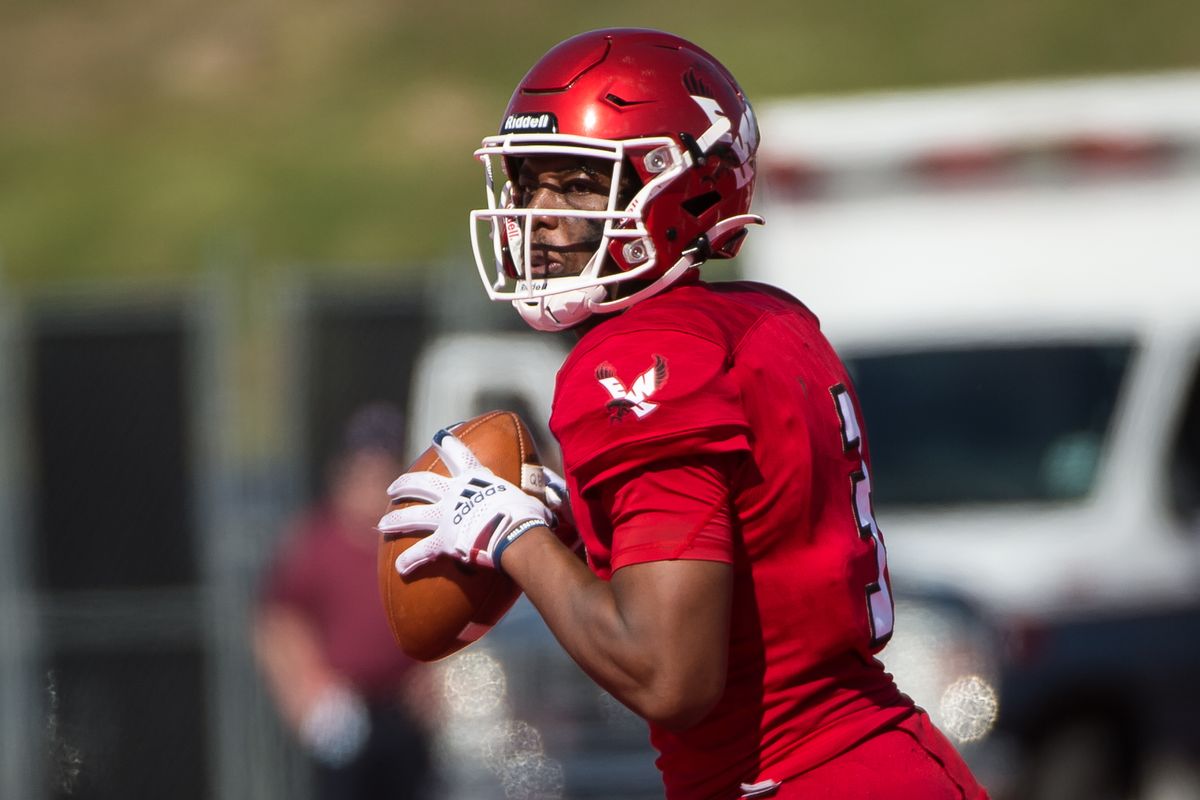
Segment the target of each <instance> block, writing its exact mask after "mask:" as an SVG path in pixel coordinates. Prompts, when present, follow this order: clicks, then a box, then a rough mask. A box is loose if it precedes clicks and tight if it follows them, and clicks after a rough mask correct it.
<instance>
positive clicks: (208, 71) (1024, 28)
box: [0, 0, 1200, 286]
mask: <svg viewBox="0 0 1200 800" xmlns="http://www.w3.org/2000/svg"><path fill="white" fill-rule="evenodd" d="M430 5H432V4H417V3H414V2H410V1H408V0H345V2H341V3H337V4H329V3H324V2H319V1H318V0H297V1H296V2H292V3H289V4H286V5H285V4H272V3H259V4H244V3H239V2H235V0H210V1H209V2H206V3H198V2H188V0H166V1H165V2H160V3H153V4H150V3H135V2H133V0H94V2H90V3H78V2H65V0H59V2H51V3H46V2H44V0H9V2H7V3H5V4H4V5H3V6H0V269H2V271H3V276H4V278H5V281H6V282H8V283H10V284H15V285H18V286H20V285H32V284H39V283H44V282H57V281H64V280H72V279H75V278H84V277H86V278H98V277H99V278H103V277H108V276H113V277H125V278H128V277H137V276H141V275H150V274H153V275H156V276H162V275H166V276H176V275H177V276H180V277H185V276H188V275H190V274H193V273H195V272H197V271H199V270H202V269H205V268H208V267H210V266H212V265H213V263H214V262H222V261H230V260H233V261H236V262H237V263H236V264H234V265H233V266H237V267H239V268H244V269H247V270H260V269H264V268H271V267H278V266H280V265H286V264H297V263H302V264H318V265H321V264H327V265H342V266H343V267H345V266H346V265H349V267H350V268H357V269H363V270H368V269H384V268H389V269H391V268H397V267H395V266H392V267H389V266H387V265H419V264H422V263H429V262H433V261H439V262H440V261H444V260H445V259H446V258H448V257H450V258H457V257H462V258H467V257H468V256H467V253H468V246H467V242H466V230H467V226H466V212H467V209H468V208H469V207H471V206H472V205H474V204H475V203H477V202H479V200H480V198H481V196H482V188H481V185H480V176H479V174H478V171H477V170H478V168H477V166H476V165H475V163H474V162H473V160H472V159H471V157H470V153H471V150H472V148H473V147H474V145H475V144H476V143H477V141H478V140H479V138H480V137H481V136H483V135H484V134H486V133H489V132H491V131H492V130H493V129H494V128H495V126H496V123H497V120H498V119H499V116H500V113H501V111H502V110H503V107H504V105H505V102H506V100H507V98H508V94H509V92H510V91H511V89H512V86H513V85H514V84H515V82H516V81H517V80H518V79H519V78H520V76H521V75H522V74H523V72H524V71H525V69H527V68H528V67H529V65H530V64H532V62H533V61H534V60H536V58H537V57H538V56H539V55H540V54H541V53H542V52H544V50H545V49H547V48H548V47H549V46H550V45H552V44H553V43H555V42H556V41H558V40H559V39H561V38H563V37H564V36H566V35H569V34H571V33H575V32H578V31H581V30H586V29H589V28H594V27H601V26H606V25H615V24H629V25H644V26H652V27H661V28H666V29H668V30H672V31H674V32H677V33H680V34H682V35H684V36H687V37H688V38H691V39H693V40H694V41H696V42H698V43H699V44H701V45H702V46H705V47H706V48H708V49H709V50H711V51H713V52H714V53H715V54H716V55H717V56H718V57H719V58H721V59H722V60H723V61H725V62H726V64H727V65H728V66H729V67H730V68H731V69H732V70H733V72H734V73H735V74H737V75H738V76H739V78H740V80H741V82H742V84H743V86H744V87H745V88H746V90H747V92H748V93H749V94H750V96H751V98H752V99H759V100H761V99H765V98H772V97H781V96H789V95H797V94H810V93H829V92H847V91H860V90H867V89H874V88H882V87H902V86H918V85H932V84H950V83H968V82H976V81H992V80H1004V79H1014V78H1032V77H1040V76H1051V75H1073V74H1086V73H1108V72H1123V71H1148V70H1156V69H1173V68H1183V67H1197V66H1200V48H1197V46H1196V44H1197V39H1196V35H1195V31H1196V30H1198V29H1200V4H1197V3H1194V2H1183V0H1145V2H1142V3H1138V4H1130V3H1120V2H1117V1H1116V0H1041V1H1040V2H1035V0H1020V1H1019V2H1007V3H988V4H983V3H972V2H962V1H961V0H958V2H952V0H910V1H909V2H891V3H887V2H870V3H868V2H862V1H861V0H859V1H858V2H854V1H853V0H849V1H847V0H799V1H796V0H793V2H783V1H782V0H771V1H769V2H757V3H755V2H733V3H730V2H724V3H716V2H710V0H694V2H678V1H677V0H667V1H666V2H659V3H656V4H654V5H653V6H650V4H646V3H642V2H632V1H630V2H626V1H625V0H621V1H619V2H610V3H606V4H596V3H589V4H583V3H567V2H557V3H550V2H542V1H541V0H513V2H507V3H493V4H478V5H476V4H465V3H462V4H458V5H452V6H449V7H448V8H447V7H443V8H431V7H428V6H430ZM356 265H359V266H356ZM399 268H403V267H399Z"/></svg>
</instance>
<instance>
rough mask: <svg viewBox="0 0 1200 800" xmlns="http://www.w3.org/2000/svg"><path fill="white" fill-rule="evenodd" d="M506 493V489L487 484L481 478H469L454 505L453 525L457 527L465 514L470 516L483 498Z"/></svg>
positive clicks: (501, 486)
mask: <svg viewBox="0 0 1200 800" xmlns="http://www.w3.org/2000/svg"><path fill="white" fill-rule="evenodd" d="M506 491H508V487H506V486H503V485H500V484H496V483H489V482H488V481H485V480H483V479H482V478H471V480H470V481H468V482H467V485H466V486H464V487H463V490H462V494H460V495H459V499H458V502H457V503H455V504H454V524H455V525H458V524H459V523H460V522H462V521H463V519H465V518H466V516H467V514H470V513H471V511H472V510H473V509H474V508H475V506H477V505H479V504H480V503H481V502H482V501H483V499H484V498H485V497H491V496H492V495H494V494H499V493H500V492H506Z"/></svg>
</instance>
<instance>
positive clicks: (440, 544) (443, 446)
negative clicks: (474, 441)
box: [379, 430, 555, 575]
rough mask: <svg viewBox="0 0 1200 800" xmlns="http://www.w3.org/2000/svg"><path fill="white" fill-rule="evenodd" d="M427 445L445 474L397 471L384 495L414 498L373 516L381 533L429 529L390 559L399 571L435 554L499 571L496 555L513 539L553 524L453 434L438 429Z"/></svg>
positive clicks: (551, 518) (536, 503) (550, 517)
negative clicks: (380, 515)
mask: <svg viewBox="0 0 1200 800" xmlns="http://www.w3.org/2000/svg"><path fill="white" fill-rule="evenodd" d="M433 446H434V448H435V449H436V450H437V452H438V455H439V456H440V457H441V459H442V463H444V464H445V465H446V468H447V469H448V470H449V472H450V475H449V477H447V476H444V475H438V474H437V473H435V472H409V473H405V474H404V475H401V476H400V477H399V478H397V479H396V480H395V481H394V482H393V483H392V485H391V486H389V487H388V497H389V498H391V500H392V502H393V503H401V502H408V501H413V500H416V501H420V502H419V504H418V505H411V506H408V507H407V508H398V509H396V510H394V511H389V512H388V513H387V514H385V515H384V516H383V518H382V519H381V520H379V530H380V532H381V533H384V534H408V533H419V532H423V531H428V532H429V533H428V535H427V536H426V537H425V538H423V539H421V541H419V542H417V543H416V544H414V545H413V546H412V547H410V548H408V549H407V550H405V551H404V552H403V553H401V554H400V555H399V556H397V557H396V571H397V572H399V573H400V574H401V575H408V574H409V573H411V572H412V571H413V570H414V569H416V568H417V567H419V566H421V565H422V564H427V563H429V562H430V561H432V560H433V559H435V558H438V557H440V556H451V557H453V558H457V559H458V560H460V561H462V562H464V563H467V564H478V565H482V566H485V567H492V568H495V569H499V568H500V556H501V554H502V553H503V552H504V549H505V548H506V547H508V546H509V545H510V544H512V543H513V542H515V541H516V540H517V538H518V537H520V536H521V535H522V534H524V533H526V532H527V531H530V530H532V529H534V528H536V527H538V526H543V525H544V526H547V527H553V525H554V521H555V520H554V515H553V513H551V511H550V509H548V508H546V506H544V505H543V504H542V503H541V502H540V501H539V500H537V499H536V498H534V497H531V496H529V495H528V494H526V493H525V492H523V491H521V489H520V488H519V487H518V486H515V485H513V484H512V483H510V482H508V481H506V480H504V479H503V478H501V477H500V476H499V475H497V474H496V473H494V472H492V471H491V470H490V469H488V468H487V467H485V466H483V464H481V463H480V462H479V459H478V458H476V457H475V454H474V453H472V452H471V449H470V448H469V447H467V446H466V445H465V444H463V443H462V441H460V440H459V439H458V438H457V437H455V436H454V434H452V433H450V432H449V431H445V430H442V431H438V433H437V435H436V436H434V437H433Z"/></svg>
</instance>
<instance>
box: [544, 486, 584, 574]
mask: <svg viewBox="0 0 1200 800" xmlns="http://www.w3.org/2000/svg"><path fill="white" fill-rule="evenodd" d="M542 474H543V475H544V476H545V477H546V505H547V506H548V507H549V509H550V510H551V511H553V512H554V517H555V519H556V520H557V522H558V524H557V525H555V526H554V533H555V534H557V535H558V538H559V540H560V541H562V543H563V544H565V545H566V546H567V547H568V548H570V549H571V550H572V551H574V552H576V553H578V552H579V551H580V549H581V548H582V547H583V540H582V539H580V538H579V531H578V529H577V528H576V527H575V514H574V512H572V511H571V497H570V495H569V494H568V492H567V482H566V481H565V480H564V479H563V477H562V476H561V475H559V474H558V473H557V472H555V471H554V470H552V469H550V468H549V467H542Z"/></svg>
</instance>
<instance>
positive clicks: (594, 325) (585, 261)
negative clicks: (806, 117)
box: [379, 29, 986, 800]
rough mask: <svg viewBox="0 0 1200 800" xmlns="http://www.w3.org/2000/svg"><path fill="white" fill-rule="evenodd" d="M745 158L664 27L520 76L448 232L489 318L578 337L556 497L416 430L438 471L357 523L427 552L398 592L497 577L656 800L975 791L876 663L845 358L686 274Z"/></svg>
mask: <svg viewBox="0 0 1200 800" xmlns="http://www.w3.org/2000/svg"><path fill="white" fill-rule="evenodd" d="M757 145H758V126H757V124H756V122H755V118H754V114H753V111H752V109H751V107H750V105H749V103H748V102H747V100H746V98H745V96H744V95H743V93H742V91H741V89H740V88H739V86H738V84H737V82H736V81H735V80H734V78H733V76H732V75H730V73H729V72H728V71H727V70H726V69H725V68H724V67H723V66H722V65H721V64H720V63H718V62H717V61H716V60H715V59H714V58H713V57H712V56H711V55H709V54H708V53H706V52H705V51H703V50H701V49H700V48H698V47H696V46H695V45H693V44H691V43H689V42H687V41H685V40H683V39H680V38H678V37H675V36H672V35H670V34H666V33H662V32H657V31H645V30H632V29H612V30H601V31H593V32H590V33H586V34H582V35H579V36H576V37H574V38H571V39H568V40H566V41H565V42H563V43H561V44H559V45H558V46H556V47H554V48H553V49H551V50H550V51H549V52H548V53H547V54H546V55H545V56H544V57H543V58H542V59H541V60H539V61H538V62H537V63H536V64H535V65H534V67H533V68H532V69H531V70H530V71H529V73H528V74H527V75H526V76H525V77H524V78H523V79H522V81H521V83H520V85H519V86H518V87H517V89H516V92H515V93H514V94H513V96H512V99H511V100H510V102H509V105H508V108H507V109H506V110H505V112H504V116H503V121H502V123H501V132H500V135H499V136H491V137H488V138H486V139H484V141H483V147H482V148H481V149H480V150H479V151H477V153H476V155H477V156H478V157H480V159H481V161H483V162H484V165H485V174H486V178H487V181H488V189H489V192H490V193H491V198H492V200H491V203H490V207H489V208H488V209H486V210H480V211H476V212H473V214H472V218H473V235H474V237H475V252H476V257H477V261H478V267H479V271H480V275H481V277H482V278H483V282H484V286H485V288H486V290H487V292H488V295H489V296H490V297H491V298H492V299H493V300H499V301H506V302H511V303H512V305H513V307H514V308H515V309H516V311H517V312H518V314H520V316H521V317H522V318H523V319H524V320H525V321H526V322H527V323H528V324H529V325H530V326H531V327H533V328H535V329H537V330H542V331H573V332H574V334H575V335H576V337H577V339H576V342H575V345H574V347H573V350H572V351H571V353H570V354H569V355H568V357H567V359H566V361H565V363H564V364H563V365H562V367H561V369H560V370H559V374H558V381H557V386H556V389H555V397H554V404H553V413H552V416H551V420H550V426H551V430H552V431H553V433H554V435H555V437H556V438H557V439H558V442H559V444H560V446H561V448H562V454H563V464H564V472H565V475H566V477H565V481H564V480H563V479H561V478H559V477H558V476H556V475H553V474H552V473H549V472H548V475H547V479H548V490H547V493H546V498H547V504H546V505H543V503H542V502H540V501H539V500H537V499H535V498H533V497H532V496H530V495H527V494H525V493H523V492H522V491H521V490H520V489H519V488H517V487H516V486H514V485H512V484H509V483H507V482H505V481H504V480H503V479H501V478H499V477H497V476H496V475H495V474H494V473H492V472H491V471H490V470H488V469H487V468H485V467H483V466H482V465H481V464H480V463H479V461H478V460H477V459H476V458H475V457H474V455H473V454H472V453H471V452H470V450H469V449H468V448H467V447H466V446H465V445H463V444H462V442H460V441H459V440H458V439H456V438H455V437H454V436H453V435H452V434H450V433H448V432H447V431H440V432H438V434H437V436H435V439H434V442H435V446H436V447H437V448H438V450H439V451H440V453H441V455H442V457H443V460H444V461H445V463H446V464H447V465H448V467H449V468H450V472H451V476H450V477H449V478H446V477H440V476H437V475H435V474H433V473H427V472H426V473H411V474H407V475H402V476H401V477H400V478H398V479H397V480H396V481H395V482H394V483H393V484H392V486H391V487H390V488H389V495H390V497H391V498H392V500H393V502H399V501H405V500H412V499H416V500H423V501H425V502H426V503H427V505H417V506H411V507H409V508H406V509H397V510H393V511H391V512H389V513H388V514H387V515H385V516H384V517H383V519H382V520H380V523H379V528H380V530H381V531H382V532H384V533H385V534H403V533H414V532H417V533H423V534H426V535H425V537H424V538H423V539H421V540H420V541H419V542H417V543H416V544H415V545H413V546H412V547H411V548H409V549H408V550H407V551H406V552H405V553H403V554H401V555H400V556H399V557H398V558H397V561H396V568H397V570H398V571H399V572H400V573H401V574H408V573H410V572H411V571H412V570H413V569H415V568H417V567H418V566H420V565H421V564H423V563H426V562H428V561H430V560H432V559H434V558H438V557H451V558H458V559H460V560H462V561H465V562H468V563H472V564H477V565H483V566H485V567H490V568H495V569H500V570H502V571H504V572H506V573H507V574H508V575H510V576H511V577H512V578H513V579H514V580H515V581H516V582H517V583H518V584H519V585H520V586H521V588H522V589H523V590H524V591H525V593H526V594H527V595H528V597H529V598H530V600H531V601H532V602H533V604H534V606H535V607H536V608H537V609H538V611H539V612H540V613H541V615H542V616H543V618H544V619H545V621H546V623H547V625H548V626H549V628H550V629H551V631H552V632H553V633H554V635H555V636H556V637H557V639H558V640H559V642H560V643H561V644H562V646H563V647H564V648H565V649H566V651H567V652H568V653H569V654H570V655H571V656H572V658H574V660H575V661H576V662H577V663H578V664H579V665H580V666H581V667H582V668H583V669H584V670H585V671H586V672H587V673H588V674H589V675H590V676H591V677H592V678H593V679H595V680H596V681H597V682H598V683H599V684H600V685H601V686H602V687H603V688H604V689H605V690H607V691H608V692H610V693H611V694H612V695H613V696H615V697H616V698H618V699H619V700H620V701H621V702H622V703H624V704H625V705H627V706H628V707H629V708H631V709H632V710H634V711H635V712H636V713H638V714H639V715H640V716H642V717H643V718H645V719H646V720H647V721H648V722H649V726H650V732H651V741H652V743H653V745H654V746H655V748H656V749H657V750H658V752H659V758H658V761H657V765H658V767H659V768H660V770H661V772H662V776H663V781H664V784H665V788H666V795H667V797H668V798H672V799H675V798H689V799H690V798H735V797H742V798H753V797H773V798H779V799H780V800H782V799H783V798H801V797H803V798H806V799H810V800H811V799H812V798H920V800H942V799H943V798H945V799H947V800H949V799H950V798H955V799H956V800H957V799H959V798H970V799H971V800H978V799H979V798H985V797H986V793H985V792H984V790H983V789H982V788H981V787H980V786H979V785H978V783H977V782H976V781H975V779H974V777H973V776H972V775H971V773H970V771H969V769H968V768H967V766H966V765H965V763H964V762H963V761H962V759H961V758H960V756H959V754H958V753H957V751H956V750H955V749H954V747H953V746H952V745H951V744H950V742H949V741H948V740H947V739H946V738H945V737H944V736H943V735H942V734H941V733H940V732H939V731H938V730H937V729H936V728H935V727H934V726H933V724H932V723H931V722H930V720H929V717H928V716H927V715H926V713H925V711H923V710H922V709H920V708H918V707H915V706H914V705H913V703H912V701H911V700H910V699H909V698H908V697H907V696H906V695H904V694H902V693H901V692H900V691H899V690H898V688H897V687H896V685H895V683H894V682H893V680H892V677H891V676H890V675H889V674H888V673H887V672H885V670H884V668H883V665H882V664H881V663H880V662H879V661H878V660H877V659H875V658H874V656H875V654H877V653H878V652H879V651H880V650H881V649H882V648H883V647H884V645H885V644H886V643H887V641H888V639H889V638H890V636H891V632H892V626H893V603H892V598H891V590H890V587H889V576H888V571H887V561H886V551H885V548H884V541H883V537H882V535H881V533H880V532H879V528H878V526H877V525H876V523H875V520H874V518H873V511H872V506H871V501H870V496H871V495H870V488H871V483H870V456H869V452H868V446H867V438H866V432H865V430H864V428H863V427H862V425H861V412H860V409H859V405H858V402H857V399H856V397H855V393H854V389H853V386H852V385H851V381H850V378H849V376H848V375H847V374H846V370H845V368H844V367H843V365H842V363H841V361H840V359H839V358H838V356H837V355H836V354H835V353H834V351H833V350H832V348H831V347H830V345H829V344H828V342H827V341H826V339H825V338H824V336H823V335H822V333H821V331H820V328H819V324H818V321H817V319H816V317H815V316H814V315H813V314H812V312H810V311H809V310H808V309H807V308H806V307H805V306H804V305H802V304H801V303H800V302H799V301H797V300H796V299H794V298H793V297H791V296H790V295H788V294H786V293H784V292H782V291H780V290H778V289H775V288H772V287H768V286H764V285H759V284H752V283H746V282H727V283H707V282H705V281H702V280H701V279H700V277H699V274H698V267H699V266H700V265H701V264H703V263H704V262H705V261H707V260H708V259H713V258H730V257H733V256H734V255H735V254H736V252H737V250H738V248H739V246H740V244H741V242H742V239H743V237H744V235H745V233H746V231H747V226H748V225H751V224H756V223H761V222H762V220H761V219H760V218H758V217H756V216H753V215H751V214H749V213H748V212H749V207H750V200H751V195H752V190H753V185H754V178H755V151H756V149H757ZM485 225H486V230H487V231H488V232H489V233H488V234H485V233H484V230H485ZM485 235H490V236H491V239H492V241H491V242H485V243H483V244H482V245H481V241H480V240H481V239H482V238H483V237H484V236H485ZM489 244H490V246H488V245H489ZM485 255H490V256H492V257H493V258H494V261H495V264H494V274H493V273H492V266H493V265H489V264H487V263H485ZM863 291H870V287H869V286H864V287H863ZM576 535H578V536H579V537H581V538H582V541H583V543H584V545H585V546H586V557H587V565H586V566H585V565H584V563H582V562H581V560H580V559H579V558H578V557H577V556H576V555H575V553H574V552H572V548H571V547H570V543H571V542H572V541H573V539H574V538H575V537H576Z"/></svg>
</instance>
